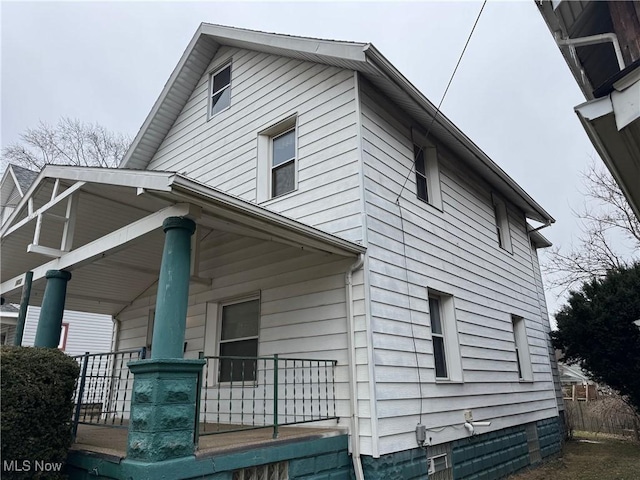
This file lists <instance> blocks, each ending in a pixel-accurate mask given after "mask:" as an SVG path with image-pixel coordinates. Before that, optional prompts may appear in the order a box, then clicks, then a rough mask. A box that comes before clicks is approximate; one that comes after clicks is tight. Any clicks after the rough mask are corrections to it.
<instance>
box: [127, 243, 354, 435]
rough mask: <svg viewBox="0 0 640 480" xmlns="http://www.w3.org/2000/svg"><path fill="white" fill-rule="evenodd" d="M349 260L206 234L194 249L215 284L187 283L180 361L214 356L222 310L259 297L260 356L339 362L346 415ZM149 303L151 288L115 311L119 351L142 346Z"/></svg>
mask: <svg viewBox="0 0 640 480" xmlns="http://www.w3.org/2000/svg"><path fill="white" fill-rule="evenodd" d="M353 261H354V259H350V258H347V259H345V258H340V257H337V258H334V257H327V256H326V255H324V254H313V253H307V252H306V251H303V250H301V249H298V248H294V247H290V246H286V245H282V244H278V243H275V242H268V241H262V240H258V239H254V238H248V237H240V236H237V235H234V234H230V233H221V232H214V233H212V234H210V235H208V236H207V237H206V238H205V239H204V240H203V241H202V242H201V244H200V266H199V271H200V275H201V276H203V277H211V278H213V284H212V286H211V287H206V286H203V285H195V284H192V285H191V288H190V295H189V307H188V310H187V328H186V333H185V340H186V342H187V345H186V353H185V358H198V355H199V353H200V352H204V354H205V355H207V356H214V355H218V353H219V348H218V341H219V339H220V329H221V325H220V323H219V322H220V318H221V310H222V307H223V306H224V305H228V304H230V303H235V302H240V301H243V300H248V299H251V298H257V297H256V296H255V295H256V292H259V298H260V324H259V333H258V338H259V345H258V353H259V355H260V356H266V357H269V356H273V355H274V354H278V355H279V356H280V357H281V358H285V357H295V358H311V359H326V360H337V361H338V364H337V366H336V371H335V372H336V398H337V402H336V407H337V412H338V413H337V414H338V416H340V417H341V418H348V416H349V415H350V413H349V412H350V407H349V383H348V371H349V369H348V363H347V361H348V352H347V330H346V329H347V318H346V307H345V287H344V275H345V272H346V270H347V268H348V267H349V265H351V264H352V263H353ZM361 283H362V273H361V272H357V273H356V274H355V275H354V284H355V285H356V286H355V287H354V290H355V292H354V297H355V299H356V301H357V303H358V304H361V302H362V300H361V292H362V287H361ZM234 299H235V300H234ZM155 301H156V297H155V291H153V290H150V291H149V292H148V293H147V296H142V297H140V298H139V299H138V300H136V302H135V303H134V304H133V305H131V306H130V307H128V308H127V309H125V310H124V311H123V312H122V313H121V314H120V316H119V320H120V322H121V323H120V325H121V327H120V335H119V345H118V348H121V349H125V348H136V347H139V346H141V345H144V342H145V338H146V328H147V322H148V311H149V310H150V309H152V308H154V305H155ZM208 318H209V319H212V320H213V321H212V322H211V321H209V320H208ZM365 398H366V397H365ZM332 425H335V421H334V423H332Z"/></svg>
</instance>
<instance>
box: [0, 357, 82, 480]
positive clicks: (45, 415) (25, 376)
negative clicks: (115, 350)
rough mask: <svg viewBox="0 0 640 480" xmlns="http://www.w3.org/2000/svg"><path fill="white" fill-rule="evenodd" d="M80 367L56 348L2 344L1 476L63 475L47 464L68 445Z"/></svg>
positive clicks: (56, 461)
mask: <svg viewBox="0 0 640 480" xmlns="http://www.w3.org/2000/svg"><path fill="white" fill-rule="evenodd" d="M79 371H80V368H79V366H78V364H77V362H76V361H75V360H74V359H72V358H70V357H68V356H67V355H65V354H64V353H62V352H60V351H59V350H58V349H55V348H33V347H2V349H1V350H0V384H1V385H0V399H1V401H2V404H1V417H0V425H1V434H2V437H1V442H2V478H16V479H21V478H63V477H62V475H56V474H55V473H54V472H53V471H52V470H51V468H52V467H51V465H56V464H57V465H60V464H61V463H60V462H64V461H65V459H66V457H67V452H68V450H69V447H70V446H71V442H72V439H71V417H72V414H73V392H74V388H75V382H76V379H77V378H78V373H79ZM11 462H14V463H11ZM47 465H49V466H48V467H47ZM47 468H48V469H49V471H47ZM54 470H55V467H54Z"/></svg>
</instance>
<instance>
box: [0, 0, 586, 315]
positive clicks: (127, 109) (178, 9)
mask: <svg viewBox="0 0 640 480" xmlns="http://www.w3.org/2000/svg"><path fill="white" fill-rule="evenodd" d="M480 7H481V3H480V2H407V3H400V2H394V3H381V2H376V3H362V2H359V3H343V2H341V3H327V2H318V3H310V2H298V3H283V2H277V3H266V2H260V3H248V2H234V3H218V2H194V3H185V2H180V3H169V2H140V3H130V2H103V3H94V2H82V3H80V2H72V3H57V2H47V3H28V2H7V1H2V3H1V4H0V9H1V10H0V14H1V17H2V19H1V29H2V37H1V40H2V51H1V53H2V76H1V82H2V83H1V91H2V97H1V101H2V112H1V144H2V146H3V147H4V146H6V145H7V144H10V143H12V142H14V141H16V140H18V139H19V134H20V132H22V131H24V130H25V129H26V128H28V127H33V126H36V125H37V124H38V122H39V121H40V120H43V121H46V122H50V123H56V122H57V120H58V119H59V118H60V117H63V116H69V117H74V118H78V119H80V120H83V121H87V122H98V123H100V124H103V125H104V126H106V127H108V128H109V129H111V130H114V131H120V132H123V133H126V134H129V135H130V136H131V137H133V136H135V134H136V133H137V131H138V129H139V128H140V126H141V125H142V122H143V121H144V119H145V117H146V116H147V114H148V112H149V110H150V109H151V106H152V105H153V103H154V102H155V100H156V98H157V97H158V95H159V93H160V91H161V90H162V88H163V86H164V84H165V82H166V81H167V79H168V78H169V75H170V74H171V72H172V70H173V68H174V67H175V65H176V63H177V62H178V59H179V58H180V56H181V55H182V53H183V51H184V49H185V48H186V46H187V44H188V42H189V41H190V39H191V37H192V36H193V34H194V33H195V31H196V29H197V27H198V25H199V23H200V22H209V23H217V24H222V25H229V26H236V27H243V28H250V29H256V30H264V31H269V32H277V33H285V34H291V35H302V36H310V37H319V38H326V39H336V40H351V41H360V42H370V43H373V44H374V45H375V46H376V47H377V48H378V49H379V50H380V51H381V52H382V53H383V54H384V55H385V56H386V57H387V59H388V60H389V61H391V63H393V64H394V65H395V66H396V68H398V69H399V70H400V71H401V72H402V73H403V74H404V75H405V76H406V77H407V78H408V79H409V80H410V81H411V82H412V83H413V84H414V85H415V86H416V87H417V88H418V89H420V90H421V91H422V92H423V93H424V94H425V95H426V96H427V97H428V98H429V99H430V100H431V101H432V102H433V103H434V104H436V105H437V104H438V103H439V102H440V99H441V97H442V94H443V92H444V89H445V87H446V84H447V82H448V80H449V77H450V76H451V73H452V71H453V68H454V66H455V63H456V61H457V60H458V57H459V55H460V53H461V51H462V48H463V46H464V43H465V41H466V39H467V36H468V34H469V32H470V30H471V27H472V25H473V22H474V21H475V18H476V16H477V14H478V12H479V10H480ZM582 102H584V97H583V96H582V93H581V92H580V90H579V89H578V87H577V85H576V83H575V81H574V79H573V77H572V76H571V74H570V72H569V69H568V67H567V65H566V64H565V62H564V60H563V58H562V56H561V54H560V52H559V50H558V48H557V47H556V45H555V43H554V41H553V39H552V37H551V34H550V33H549V30H548V29H547V26H546V25H545V23H544V21H543V19H542V17H541V16H540V14H539V13H538V10H537V8H536V6H535V3H534V0H526V1H522V2H498V1H489V2H488V3H487V6H486V7H485V9H484V12H483V14H482V16H481V18H480V21H479V23H478V26H477V28H476V31H475V33H474V35H473V37H472V39H471V42H470V44H469V47H468V49H467V52H466V54H465V57H464V58H463V60H462V63H461V66H460V67H459V70H458V73H457V74H456V77H455V78H454V80H453V84H452V86H451V88H450V90H449V92H448V94H447V97H446V98H445V100H444V103H443V106H442V111H443V113H444V114H445V115H447V117H449V119H450V120H452V121H453V122H454V123H455V124H456V125H457V126H458V127H459V128H460V129H461V130H462V131H463V132H465V133H466V134H467V135H468V136H469V137H470V138H471V139H472V140H473V141H474V142H475V143H476V144H477V145H478V146H479V147H480V148H482V149H483V150H484V151H485V152H486V153H487V154H488V155H489V156H490V157H491V158H492V159H493V160H494V161H495V162H496V163H498V164H499V165H500V166H501V167H502V168H503V169H504V170H505V171H506V172H507V173H508V174H509V175H511V176H512V177H513V178H514V179H515V180H516V181H517V182H518V183H519V184H520V185H521V186H522V187H523V188H524V189H525V190H526V191H527V192H528V193H529V194H530V195H532V196H533V198H534V199H536V200H537V201H538V203H540V204H541V205H542V206H543V207H544V208H545V209H546V210H547V211H548V212H550V213H551V215H552V216H553V217H554V218H555V219H556V222H557V223H556V224H555V225H553V226H552V227H550V228H547V229H545V230H544V231H543V232H542V233H543V234H544V235H545V236H547V237H548V238H549V239H550V240H551V241H552V242H554V243H555V244H568V243H569V242H570V239H571V236H572V234H573V235H576V233H577V222H576V220H575V219H574V217H573V215H572V213H571V208H572V207H573V208H577V207H579V206H580V205H581V204H582V197H581V194H580V188H581V182H580V172H581V171H582V170H584V168H585V166H586V165H587V164H588V162H589V161H590V159H591V158H597V154H596V152H595V150H594V149H593V147H592V145H591V144H590V143H589V141H588V139H587V136H586V134H585V133H584V130H583V129H582V127H581V126H580V124H579V122H578V119H577V117H576V115H575V114H574V112H573V107H574V106H575V105H578V104H579V103H582ZM547 301H548V304H549V307H550V310H551V312H554V311H555V310H557V308H558V306H559V304H558V302H557V301H556V299H555V296H554V295H553V294H549V293H547Z"/></svg>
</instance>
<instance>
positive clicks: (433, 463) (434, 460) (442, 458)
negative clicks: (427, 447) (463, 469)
mask: <svg viewBox="0 0 640 480" xmlns="http://www.w3.org/2000/svg"><path fill="white" fill-rule="evenodd" d="M427 462H428V465H429V471H428V472H427V473H428V474H429V475H433V474H435V473H437V472H441V471H442V470H446V469H447V468H449V464H448V462H447V454H446V453H442V454H440V455H434V456H432V457H431V458H429V459H428V460H427Z"/></svg>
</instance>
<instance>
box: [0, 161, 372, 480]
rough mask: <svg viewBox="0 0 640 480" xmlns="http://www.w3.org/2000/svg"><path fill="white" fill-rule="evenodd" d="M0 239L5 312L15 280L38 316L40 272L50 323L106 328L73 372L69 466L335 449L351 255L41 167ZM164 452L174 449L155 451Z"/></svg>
mask: <svg viewBox="0 0 640 480" xmlns="http://www.w3.org/2000/svg"><path fill="white" fill-rule="evenodd" d="M175 225H177V227H176V226H175ZM184 225H187V226H186V227H185V226H184ZM190 225H193V228H192V227H191V226H190ZM172 229H175V230H172ZM176 231H177V233H175V232H176ZM191 231H192V232H193V233H191ZM172 232H173V233H172ZM181 232H182V233H181ZM184 232H187V233H184ZM1 234H2V249H3V262H2V279H3V282H2V284H1V285H0V291H1V293H2V296H3V297H4V298H5V299H6V300H7V301H8V302H12V303H18V302H20V296H21V291H22V288H23V286H24V284H25V279H26V278H27V275H26V273H27V272H33V282H32V284H31V295H30V300H29V303H30V304H31V305H41V304H42V303H43V298H44V297H45V290H46V289H49V288H50V287H49V285H48V284H49V283H52V282H51V278H52V277H51V274H47V272H50V271H56V272H68V273H70V274H71V278H70V280H69V279H68V278H67V277H68V275H67V274H65V275H63V276H64V278H63V279H62V281H64V282H66V295H63V298H62V305H61V308H67V309H73V310H79V311H87V312H94V313H106V314H109V315H112V316H113V317H114V319H115V321H116V325H117V331H116V334H115V336H114V339H113V348H112V350H113V351H112V352H110V353H108V354H107V353H105V354H104V356H103V357H100V358H97V356H96V355H92V356H89V355H86V356H82V357H80V358H78V361H79V362H80V364H81V369H82V370H81V378H80V379H79V382H78V389H77V392H76V402H77V405H78V408H77V409H76V414H75V418H74V420H75V422H76V424H77V425H78V427H77V437H76V445H75V446H74V452H75V453H74V454H73V455H72V456H71V457H70V459H71V461H72V462H73V461H74V460H73V459H74V458H75V459H76V460H77V459H79V458H80V457H82V455H84V454H88V455H89V456H90V457H92V458H94V457H95V456H96V455H98V456H106V457H109V456H111V457H113V458H118V462H120V460H122V461H123V462H125V463H126V462H131V461H133V462H134V463H135V462H137V463H140V462H142V463H145V464H149V463H157V462H163V461H169V460H172V459H178V458H184V457H185V456H193V455H194V454H195V455H196V456H202V455H205V456H206V455H208V454H211V453H212V452H218V453H220V452H222V451H223V450H225V449H226V450H228V449H229V448H231V449H246V448H251V447H252V446H253V447H257V446H260V445H263V444H264V442H274V441H275V442H276V443H278V442H281V441H283V440H284V439H287V441H303V440H304V441H306V440H309V439H313V438H319V436H320V437H322V438H324V436H326V435H329V436H331V435H344V433H345V429H346V427H347V426H348V423H347V421H346V419H348V418H349V416H350V391H351V388H352V387H351V378H350V363H351V362H352V361H353V359H352V358H351V356H350V345H352V343H353V338H352V335H353V332H352V330H351V329H350V328H349V321H350V319H349V310H350V308H348V306H347V305H348V304H349V303H350V302H351V300H352V299H351V298H350V297H351V292H350V289H349V288H350V286H347V288H345V275H348V276H349V275H351V273H352V269H353V268H354V267H355V266H357V265H358V263H359V256H361V255H362V254H363V253H364V248H363V247H362V246H360V245H357V244H355V243H352V242H349V241H346V240H343V239H340V238H338V237H335V236H332V235H329V234H327V233H324V232H321V231H319V230H316V229H313V228H311V227H308V226H306V225H303V224H301V223H299V222H295V221H293V220H290V219H289V218H287V217H284V216H281V215H278V214H275V213H273V212H270V211H268V210H266V209H264V208H261V207H259V206H256V205H255V204H253V203H250V202H248V201H245V200H242V199H239V198H237V197H233V196H231V195H228V194H225V193H222V192H220V191H217V190H215V189H211V188H209V187H206V186H205V185H202V184H199V183H198V182H195V181H193V180H191V179H188V178H186V177H183V176H181V175H179V174H175V173H171V172H148V171H131V170H115V169H114V170H102V169H93V168H77V167H57V166H56V167H53V166H49V167H47V168H45V169H44V170H43V172H42V173H41V174H40V176H39V177H38V179H37V180H36V181H35V182H34V184H33V185H32V187H31V189H30V190H29V192H27V194H26V195H25V197H24V199H23V201H22V202H21V204H20V205H19V206H18V208H17V209H16V211H15V212H14V214H13V216H12V218H10V220H9V221H8V222H7V223H6V224H5V225H4V226H3V229H2V232H1ZM172 235H173V238H174V239H175V238H178V237H180V238H179V239H178V241H172V240H169V237H170V236H172ZM185 242H186V243H185ZM185 245H186V246H185ZM167 268H169V273H168V274H167V272H166V271H165V270H166V269H167ZM163 272H164V273H163ZM47 278H49V280H47ZM53 278H55V281H56V282H58V283H60V280H61V279H60V278H57V277H53ZM181 279H182V280H181ZM45 303H46V300H45ZM58 307H60V305H58ZM43 311H47V309H46V308H45V309H43ZM40 321H41V322H43V321H46V320H45V319H44V318H43V316H41V320H40ZM58 328H59V326H58ZM129 366H131V367H132V368H131V369H130V368H129ZM134 366H135V369H134V368H133V367H134ZM143 387H144V388H143ZM146 388H150V389H151V390H149V391H147V390H145V389H146ZM192 392H193V395H192V394H191V393H192ZM156 397H157V398H159V397H163V399H164V400H162V401H160V400H158V401H156V400H157V398H156ZM192 397H193V398H192ZM132 400H133V401H132ZM162 402H165V403H162ZM176 412H180V413H176ZM189 419H191V420H189ZM341 419H344V420H342V421H341ZM300 424H306V425H304V426H303V427H300V426H296V427H293V426H290V427H288V426H282V425H300ZM264 427H268V428H264ZM274 427H275V428H274ZM230 430H235V431H234V432H230ZM106 432H108V433H106ZM178 437H179V442H178V443H180V444H181V445H182V447H181V448H178V449H175V448H174V449H173V450H172V449H167V448H164V447H165V446H166V445H167V443H166V442H165V443H163V440H162V439H166V438H172V439H173V440H171V441H172V442H173V441H174V440H175V439H176V438H178ZM158 439H160V440H158ZM305 439H306V440H305ZM154 442H155V443H154ZM256 442H257V443H256ZM169 443H170V442H169ZM174 443H175V442H174ZM172 445H173V444H172ZM189 445H191V446H190V447H189ZM183 447H184V448H183ZM226 450H225V451H226ZM85 460H86V459H85ZM85 460H82V461H80V460H77V461H78V462H79V464H82V463H83V462H84V461H85ZM185 478H186V477H185Z"/></svg>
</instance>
